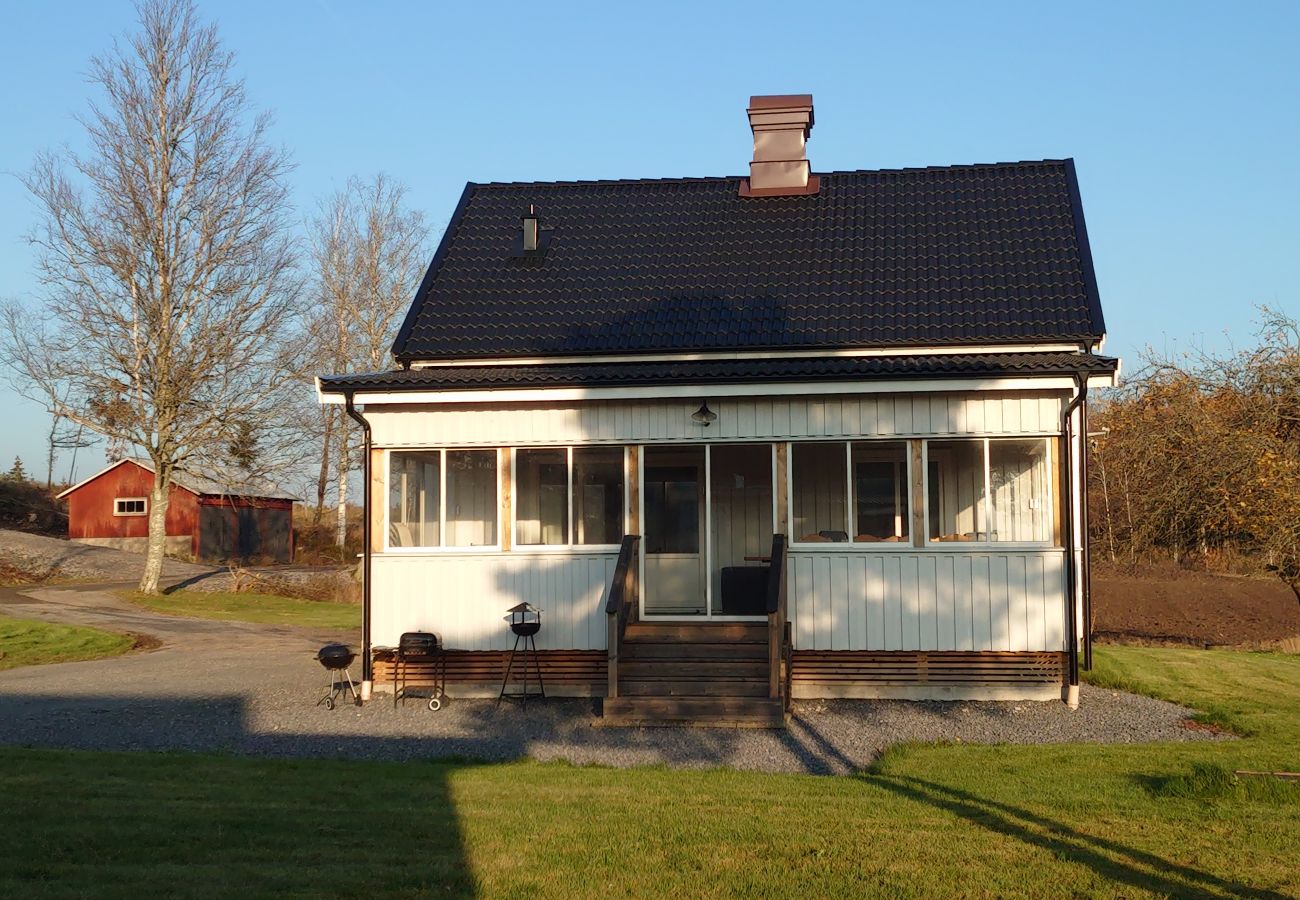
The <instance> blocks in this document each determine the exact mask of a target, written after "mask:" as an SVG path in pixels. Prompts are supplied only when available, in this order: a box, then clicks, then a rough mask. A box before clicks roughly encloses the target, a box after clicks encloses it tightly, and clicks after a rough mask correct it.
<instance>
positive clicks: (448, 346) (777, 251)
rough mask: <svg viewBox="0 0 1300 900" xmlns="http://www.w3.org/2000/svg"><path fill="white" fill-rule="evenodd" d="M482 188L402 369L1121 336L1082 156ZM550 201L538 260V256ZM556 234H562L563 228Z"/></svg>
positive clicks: (446, 242)
mask: <svg viewBox="0 0 1300 900" xmlns="http://www.w3.org/2000/svg"><path fill="white" fill-rule="evenodd" d="M738 183H739V179H738V178H700V179H678V180H650V181H608V182H571V183H541V184H486V185H475V184H470V185H468V186H467V187H466V189H465V193H464V195H463V196H462V198H461V202H460V205H459V206H458V207H457V209H456V212H455V214H454V215H453V217H452V221H451V223H450V225H449V227H448V229H447V233H446V235H445V237H444V239H443V244H442V246H440V247H439V249H438V253H437V255H436V256H435V257H434V261H433V264H432V265H431V266H430V268H429V272H428V274H427V275H426V276H425V279H424V282H423V284H422V285H421V286H420V288H419V291H418V292H417V295H416V298H415V301H414V303H413V305H412V308H411V311H410V314H409V315H408V317H407V320H406V322H405V323H404V325H403V326H402V330H401V332H400V334H399V335H398V338H397V341H396V343H395V345H394V353H395V354H396V355H397V357H398V359H399V360H410V359H438V358H487V357H494V356H495V357H500V356H546V355H572V354H586V353H608V352H624V353H626V352H653V351H662V350H673V351H683V350H725V349H732V348H735V349H741V348H743V349H751V350H752V349H775V350H781V349H792V348H800V349H812V348H832V347H871V346H926V345H936V344H954V343H956V344H989V343H996V344H1006V343H1023V342H1027V341H1028V342H1041V341H1084V340H1089V339H1096V338H1099V337H1100V336H1101V335H1102V334H1104V332H1105V326H1104V324H1103V322H1102V315H1101V308H1100V304H1099V303H1098V300H1097V295H1096V287H1095V281H1094V278H1093V273H1092V261H1091V257H1090V255H1089V251H1088V247H1087V237H1086V232H1085V230H1084V225H1083V216H1082V211H1081V207H1080V204H1079V196H1078V187H1077V183H1076V180H1075V177H1074V166H1073V163H1072V161H1070V160H1058V161H1044V162H1023V163H999V164H995V165H986V166H954V167H948V168H931V169H902V170H895V171H879V172H834V173H830V174H824V175H822V176H821V190H820V192H819V193H818V194H816V195H814V196H805V197H765V198H744V197H740V196H739V195H738V193H737V188H738ZM529 204H536V206H537V208H538V211H539V215H540V218H541V224H542V228H543V236H544V239H548V240H549V243H547V244H546V250H545V253H544V254H543V255H542V256H541V257H540V258H538V257H531V256H524V255H521V254H520V253H519V252H518V251H517V249H516V248H517V246H518V242H519V238H518V233H519V227H520V224H519V220H520V214H521V212H522V211H523V210H524V209H525V208H527V206H528V205H529ZM548 230H549V231H548Z"/></svg>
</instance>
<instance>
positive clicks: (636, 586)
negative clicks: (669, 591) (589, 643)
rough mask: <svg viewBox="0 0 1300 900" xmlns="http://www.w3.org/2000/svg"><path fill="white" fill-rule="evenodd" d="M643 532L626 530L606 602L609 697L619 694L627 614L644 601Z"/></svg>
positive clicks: (629, 614) (607, 694)
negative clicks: (636, 532)
mask: <svg viewBox="0 0 1300 900" xmlns="http://www.w3.org/2000/svg"><path fill="white" fill-rule="evenodd" d="M640 548H641V536H640V535H639V534H627V535H624V536H623V541H622V543H621V544H620V545H619V548H618V562H617V563H616V564H615V565H614V578H613V580H611V581H610V584H609V600H608V601H606V603H605V646H606V648H607V651H608V653H609V686H608V689H607V693H606V696H607V697H617V696H618V656H619V650H620V649H622V645H623V632H624V631H625V630H626V629H627V620H628V617H629V616H631V615H632V610H634V609H636V608H637V607H638V606H639V605H640V603H641V559H640Z"/></svg>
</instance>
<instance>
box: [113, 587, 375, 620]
mask: <svg viewBox="0 0 1300 900" xmlns="http://www.w3.org/2000/svg"><path fill="white" fill-rule="evenodd" d="M120 596H122V597H124V598H126V599H127V600H130V601H131V602H132V603H136V604H138V605H140V606H143V607H146V608H148V609H151V610H153V611H154V612H160V613H166V614H168V615H173V616H193V617H195V618H200V619H222V620H225V621H233V622H256V623H259V624H263V625H304V626H308V627H311V628H338V629H351V628H360V627H361V606H360V605H359V604H355V603H330V602H325V601H319V600H297V599H294V598H292V597H280V596H277V595H275V594H234V593H230V592H225V591H213V592H211V593H208V592H204V591H174V592H172V593H170V594H161V595H157V596H155V595H152V594H141V593H139V592H138V591H123V592H122V593H121V595H120Z"/></svg>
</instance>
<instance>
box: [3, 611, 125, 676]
mask: <svg viewBox="0 0 1300 900" xmlns="http://www.w3.org/2000/svg"><path fill="white" fill-rule="evenodd" d="M134 644H135V640H134V638H132V637H131V636H130V635H127V634H117V633H115V632H112V631H100V630H99V629H98V628H84V627H81V626H76V625H56V624H53V623H50V622H40V621H37V620H35V619H13V618H10V617H9V616H0V653H2V654H3V655H0V669H14V668H17V667H18V666H32V665H39V664H41V663H58V662H76V661H78V660H84V659H101V658H103V657H105V656H117V655H118V654H121V653H125V652H126V651H128V650H130V649H131V647H132V646H133V645H134Z"/></svg>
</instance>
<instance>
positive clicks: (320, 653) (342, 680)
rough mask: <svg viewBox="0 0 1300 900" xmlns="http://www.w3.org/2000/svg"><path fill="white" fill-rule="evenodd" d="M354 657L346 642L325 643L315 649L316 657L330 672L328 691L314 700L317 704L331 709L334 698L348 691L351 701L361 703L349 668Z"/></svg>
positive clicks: (354, 654)
mask: <svg viewBox="0 0 1300 900" xmlns="http://www.w3.org/2000/svg"><path fill="white" fill-rule="evenodd" d="M356 658H357V654H356V652H355V651H354V650H353V649H352V648H351V647H349V646H348V645H347V644H326V645H325V646H324V647H321V648H320V649H319V650H317V651H316V659H317V660H319V661H320V664H321V665H322V666H324V667H325V669H326V671H328V672H329V673H330V688H329V693H328V694H326V695H325V696H324V697H322V698H321V699H320V700H318V701H316V705H317V706H321V705H324V707H325V708H326V709H333V708H334V705H335V704H334V700H335V698H336V697H339V696H342V695H345V694H347V693H349V692H351V694H352V700H353V702H354V703H356V704H357V705H358V706H360V705H361V695H359V694H358V693H357V686H356V683H355V682H354V681H353V680H352V671H351V668H350V667H351V666H352V663H353V662H354V661H355V660H356ZM340 676H342V677H340Z"/></svg>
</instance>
